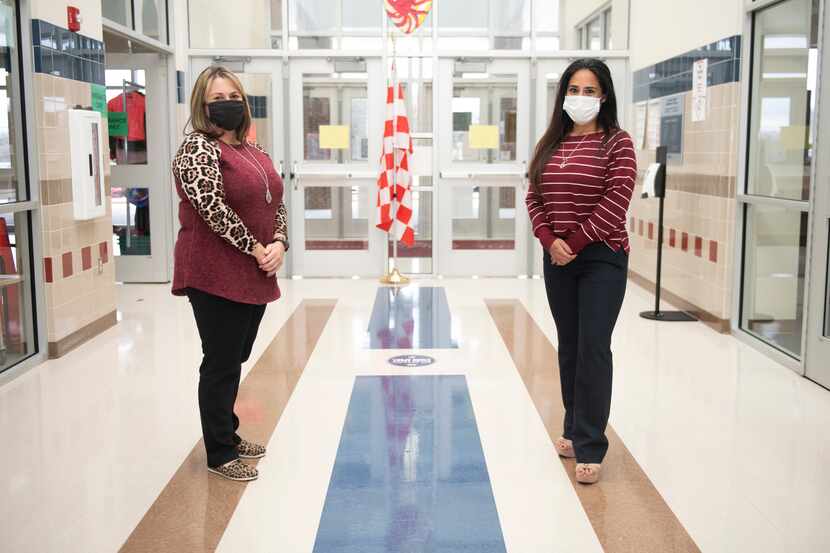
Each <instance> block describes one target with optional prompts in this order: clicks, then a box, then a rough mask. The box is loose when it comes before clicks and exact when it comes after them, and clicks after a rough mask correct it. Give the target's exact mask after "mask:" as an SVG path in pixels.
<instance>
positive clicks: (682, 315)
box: [640, 146, 697, 322]
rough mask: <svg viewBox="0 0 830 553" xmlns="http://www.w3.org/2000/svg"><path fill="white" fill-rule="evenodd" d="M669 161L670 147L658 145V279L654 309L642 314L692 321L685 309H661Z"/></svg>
mask: <svg viewBox="0 0 830 553" xmlns="http://www.w3.org/2000/svg"><path fill="white" fill-rule="evenodd" d="M667 162H668V148H667V147H666V146H658V147H657V163H659V164H660V168H659V169H658V171H657V175H656V176H655V179H654V195H655V196H656V197H657V199H658V201H659V202H660V204H659V207H658V215H657V279H656V281H655V283H654V311H643V312H642V313H640V316H641V317H643V318H644V319H649V320H652V321H669V322H691V321H696V320H697V318H696V317H695V316H693V315H690V314H689V313H686V312H685V311H661V310H660V294H661V290H662V280H663V209H664V207H665V201H666V163H667Z"/></svg>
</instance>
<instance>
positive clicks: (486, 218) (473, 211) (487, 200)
mask: <svg viewBox="0 0 830 553" xmlns="http://www.w3.org/2000/svg"><path fill="white" fill-rule="evenodd" d="M452 192H453V193H452V249H453V250H512V249H514V248H515V247H516V240H515V238H516V188H515V187H512V186H503V187H497V186H456V187H453V191H452Z"/></svg>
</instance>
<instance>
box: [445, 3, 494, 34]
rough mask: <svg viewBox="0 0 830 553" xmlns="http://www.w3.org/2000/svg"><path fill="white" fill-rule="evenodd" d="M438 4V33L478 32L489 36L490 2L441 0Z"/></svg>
mask: <svg viewBox="0 0 830 553" xmlns="http://www.w3.org/2000/svg"><path fill="white" fill-rule="evenodd" d="M436 3H437V4H438V32H439V33H441V34H444V33H451V32H453V31H467V32H469V31H477V32H480V33H482V34H487V22H488V16H489V14H488V11H489V9H488V6H489V3H488V2H477V3H475V4H470V2H469V1H468V0H441V1H440V2H436Z"/></svg>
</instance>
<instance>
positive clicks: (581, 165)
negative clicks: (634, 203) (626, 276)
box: [526, 130, 637, 254]
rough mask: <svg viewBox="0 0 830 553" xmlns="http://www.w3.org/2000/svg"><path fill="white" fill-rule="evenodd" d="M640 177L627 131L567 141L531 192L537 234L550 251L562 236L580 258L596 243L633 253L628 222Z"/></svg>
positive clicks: (529, 198)
mask: <svg viewBox="0 0 830 553" xmlns="http://www.w3.org/2000/svg"><path fill="white" fill-rule="evenodd" d="M604 139H605V140H604ZM603 141H604V144H603ZM563 163H564V166H563ZM636 177H637V159H636V155H635V153H634V144H633V142H632V140H631V137H630V136H629V134H628V133H627V132H625V131H622V130H618V131H614V132H612V133H611V134H610V136H608V137H607V138H606V136H605V133H603V132H602V131H600V132H596V133H593V134H588V135H583V136H572V137H567V138H565V139H564V140H563V141H562V144H561V145H560V147H559V149H558V150H557V151H556V152H555V153H554V154H553V156H551V158H550V160H549V161H548V163H547V165H546V166H545V168H544V170H543V174H542V178H541V181H542V182H541V183H540V184H539V187H538V190H537V189H536V187H533V186H532V187H531V188H530V190H529V192H528V194H527V200H526V202H527V209H528V213H529V215H530V219H531V222H532V225H533V234H534V235H535V236H536V237H537V238H538V239H539V241H540V242H541V243H542V246H543V247H544V248H545V251H549V250H550V247H551V245H552V244H553V242H554V241H555V240H556V239H557V238H562V239H563V240H564V241H565V242H566V243H567V244H568V246H570V248H571V250H572V251H573V253H574V254H579V252H580V251H582V250H583V249H584V248H585V247H586V246H587V245H589V244H591V243H593V242H604V243H605V244H607V245H608V247H610V248H611V249H612V250H614V251H618V250H619V249H620V248H622V249H624V250H625V251H626V252H628V251H629V244H628V232H627V231H626V228H625V220H626V213H627V212H628V205H629V203H630V202H631V194H632V192H633V190H634V181H635V179H636Z"/></svg>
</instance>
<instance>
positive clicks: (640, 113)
mask: <svg viewBox="0 0 830 553" xmlns="http://www.w3.org/2000/svg"><path fill="white" fill-rule="evenodd" d="M634 110H635V111H636V115H637V117H636V119H637V123H636V125H637V127H636V129H635V131H636V134H635V139H634V148H636V149H638V150H643V149H645V147H646V121H647V115H648V103H646V102H640V103H639V104H635V106H634Z"/></svg>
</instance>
